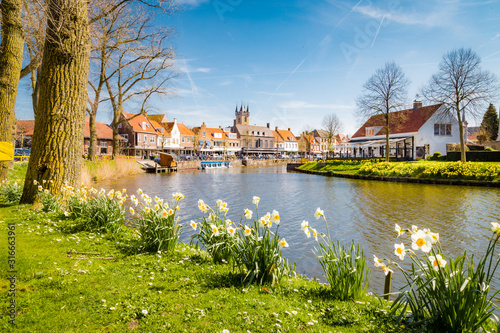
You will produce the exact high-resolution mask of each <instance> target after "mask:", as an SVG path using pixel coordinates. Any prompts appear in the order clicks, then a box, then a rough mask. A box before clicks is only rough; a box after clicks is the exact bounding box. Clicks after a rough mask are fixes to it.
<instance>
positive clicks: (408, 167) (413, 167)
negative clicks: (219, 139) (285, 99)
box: [299, 160, 500, 182]
mask: <svg viewBox="0 0 500 333" xmlns="http://www.w3.org/2000/svg"><path fill="white" fill-rule="evenodd" d="M299 169H300V170H313V171H319V172H335V173H344V174H354V175H366V176H380V177H410V178H432V179H462V180H481V181H492V182H498V181H500V163H499V162H467V163H465V164H463V163H461V162H441V161H426V160H421V161H410V162H389V163H387V162H373V161H371V162H363V161H359V162H357V163H355V162H353V161H348V162H347V163H343V162H342V161H334V162H327V163H326V165H322V164H318V163H317V162H308V163H306V164H304V165H302V166H300V167H299Z"/></svg>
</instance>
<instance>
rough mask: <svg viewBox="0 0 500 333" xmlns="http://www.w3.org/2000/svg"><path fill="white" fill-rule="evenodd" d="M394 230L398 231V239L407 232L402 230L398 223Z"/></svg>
mask: <svg viewBox="0 0 500 333" xmlns="http://www.w3.org/2000/svg"><path fill="white" fill-rule="evenodd" d="M394 230H396V232H397V233H398V237H399V236H401V235H402V234H404V233H405V231H404V230H403V229H401V227H400V226H399V225H398V224H397V223H396V226H395V227H394Z"/></svg>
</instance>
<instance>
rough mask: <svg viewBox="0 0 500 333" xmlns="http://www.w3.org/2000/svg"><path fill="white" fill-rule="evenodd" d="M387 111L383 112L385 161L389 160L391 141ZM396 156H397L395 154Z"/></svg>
mask: <svg viewBox="0 0 500 333" xmlns="http://www.w3.org/2000/svg"><path fill="white" fill-rule="evenodd" d="M390 135H391V133H389V111H387V113H386V114H385V161H386V162H390V161H391V142H390V140H389V136H390ZM396 157H397V156H396Z"/></svg>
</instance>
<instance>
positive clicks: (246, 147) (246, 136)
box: [233, 106, 277, 155]
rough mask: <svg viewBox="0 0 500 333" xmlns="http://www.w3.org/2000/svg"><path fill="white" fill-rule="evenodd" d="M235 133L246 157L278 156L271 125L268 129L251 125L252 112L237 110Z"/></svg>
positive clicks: (246, 109)
mask: <svg viewBox="0 0 500 333" xmlns="http://www.w3.org/2000/svg"><path fill="white" fill-rule="evenodd" d="M235 116H236V118H235V120H234V126H233V131H234V133H236V134H238V136H239V138H240V140H241V153H242V154H245V155H249V154H251V155H269V154H276V153H277V151H276V146H275V142H274V141H275V138H274V134H273V131H272V130H271V128H270V127H271V125H270V124H269V123H268V124H267V127H263V126H255V125H250V110H249V109H248V107H247V108H245V107H244V106H241V107H240V109H239V110H238V108H236V111H235Z"/></svg>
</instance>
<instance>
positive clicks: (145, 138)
mask: <svg viewBox="0 0 500 333" xmlns="http://www.w3.org/2000/svg"><path fill="white" fill-rule="evenodd" d="M146 142H148V136H147V135H146V134H144V143H146Z"/></svg>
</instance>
